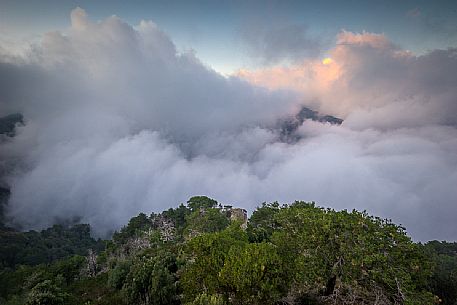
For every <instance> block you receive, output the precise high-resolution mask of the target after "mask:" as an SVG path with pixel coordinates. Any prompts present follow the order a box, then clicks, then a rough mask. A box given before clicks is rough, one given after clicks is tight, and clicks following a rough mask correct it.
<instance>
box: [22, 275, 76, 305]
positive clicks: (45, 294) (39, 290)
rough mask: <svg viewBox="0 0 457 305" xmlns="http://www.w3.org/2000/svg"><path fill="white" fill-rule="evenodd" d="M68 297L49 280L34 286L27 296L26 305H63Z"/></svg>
mask: <svg viewBox="0 0 457 305" xmlns="http://www.w3.org/2000/svg"><path fill="white" fill-rule="evenodd" d="M68 297H69V295H68V294H67V293H65V292H63V291H62V289H61V288H60V287H59V286H57V285H56V284H55V283H54V282H52V281H51V280H45V281H43V282H40V283H38V284H36V285H35V286H34V287H33V288H32V289H31V290H30V292H29V293H28V295H27V302H26V305H61V304H62V305H63V304H66V301H67V299H68Z"/></svg>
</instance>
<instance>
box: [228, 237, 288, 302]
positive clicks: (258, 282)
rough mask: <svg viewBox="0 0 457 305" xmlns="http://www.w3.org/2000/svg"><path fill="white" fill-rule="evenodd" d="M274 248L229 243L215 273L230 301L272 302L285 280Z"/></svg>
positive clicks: (284, 289)
mask: <svg viewBox="0 0 457 305" xmlns="http://www.w3.org/2000/svg"><path fill="white" fill-rule="evenodd" d="M283 272H284V269H283V262H282V259H281V257H280V256H279V255H278V253H277V251H276V247H275V246H274V245H272V244H268V243H259V244H244V245H242V246H232V247H231V248H230V250H229V253H228V255H227V257H226V259H225V261H224V265H223V267H222V269H221V270H220V273H219V281H220V283H221V287H223V288H224V291H225V292H224V293H225V294H228V295H229V296H230V297H231V300H232V302H233V303H234V304H244V303H247V304H253V305H255V304H259V305H260V304H265V305H268V304H275V303H276V301H277V300H279V299H280V298H281V297H282V296H284V295H285V294H286V293H287V289H288V282H287V281H285V280H284V274H283Z"/></svg>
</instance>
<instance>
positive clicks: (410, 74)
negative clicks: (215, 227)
mask: <svg viewBox="0 0 457 305" xmlns="http://www.w3.org/2000/svg"><path fill="white" fill-rule="evenodd" d="M71 22H72V23H71V27H70V28H69V29H67V30H66V31H63V32H62V31H58V32H52V33H48V34H46V35H45V36H44V38H43V40H42V42H41V43H40V44H38V45H35V46H33V48H31V50H32V51H31V52H30V53H29V54H28V55H27V57H26V58H21V59H16V60H15V61H11V57H8V61H7V62H6V61H2V63H1V64H0V80H1V81H0V84H1V92H2V94H1V96H0V103H1V106H2V107H1V108H0V115H3V114H8V113H12V112H21V113H23V114H24V117H25V120H26V125H25V126H23V127H19V128H18V130H17V135H16V137H14V138H12V139H8V140H7V141H6V142H4V143H2V147H1V148H2V149H1V150H0V158H1V160H2V163H1V170H2V171H3V179H4V180H5V181H7V183H8V184H9V186H10V187H11V191H12V195H11V198H10V202H9V206H8V216H9V218H10V220H11V222H12V223H14V224H19V225H21V226H22V227H23V228H42V227H45V226H48V225H50V224H52V223H54V222H55V221H80V222H89V223H91V224H92V226H93V227H94V229H95V232H96V234H98V235H105V234H107V233H109V232H111V231H112V230H114V229H117V228H119V226H120V225H122V224H125V223H126V221H127V220H128V219H129V218H130V217H131V216H133V215H135V214H137V213H139V212H140V211H143V212H151V211H161V210H162V209H165V208H168V207H172V206H175V205H176V204H177V203H179V202H183V201H185V200H186V199H187V198H188V197H190V196H192V195H199V194H204V195H208V196H211V197H214V198H216V199H218V200H220V201H221V202H224V203H230V204H234V205H239V206H242V207H245V208H247V209H248V210H250V211H252V210H253V208H254V207H255V206H256V205H258V204H259V203H261V202H263V201H274V200H279V201H281V202H290V201H293V200H295V199H303V200H315V201H317V202H318V204H320V205H324V206H329V207H333V208H337V209H342V208H348V209H352V208H357V209H361V210H363V209H366V210H368V211H369V212H371V213H375V214H377V215H379V216H382V217H388V218H392V219H393V220H394V221H396V222H398V223H402V224H403V225H405V226H406V227H407V228H408V231H409V232H410V233H411V234H412V235H413V237H414V238H416V239H421V240H427V239H432V238H438V239H450V240H454V239H455V236H457V226H456V225H455V220H454V219H453V215H456V212H457V206H456V204H455V202H456V199H457V190H456V188H455V185H457V154H456V153H455V152H456V151H457V129H456V127H455V126H456V118H455V113H456V111H455V110H456V108H455V107H456V97H457V93H456V89H455V88H457V86H456V84H455V82H456V81H455V79H454V78H453V77H451V76H452V75H453V74H452V72H455V71H457V69H456V68H457V67H456V62H457V58H456V56H455V50H446V51H434V52H431V53H429V54H427V55H424V56H415V55H414V54H410V53H408V52H406V51H404V50H402V49H401V48H399V47H397V46H395V45H393V44H392V43H390V42H389V40H388V39H387V38H386V37H385V36H383V35H377V34H371V33H362V34H355V33H350V32H342V33H341V34H340V35H339V36H338V39H337V44H336V46H335V47H334V48H333V49H332V50H330V51H329V54H330V57H331V58H332V60H327V61H324V62H322V61H318V60H312V59H307V60H304V61H303V62H301V63H300V64H297V65H294V66H289V67H276V68H270V69H264V70H260V71H242V72H240V73H239V77H230V78H225V77H222V76H221V75H219V74H217V73H216V72H214V71H212V70H211V69H209V68H207V67H206V66H205V65H204V64H202V63H201V62H200V61H199V60H198V59H197V58H196V57H195V56H194V55H192V54H187V53H183V54H182V53H179V52H178V51H177V50H176V48H175V46H174V44H173V42H172V41H171V40H170V38H169V37H168V36H167V35H166V34H165V33H164V32H163V31H161V30H160V28H159V27H158V26H157V25H155V24H154V23H152V22H149V21H143V22H141V23H140V24H139V25H138V26H135V27H132V26H130V25H128V24H126V23H125V22H123V21H122V20H121V19H119V18H118V17H115V16H113V17H109V18H107V19H106V20H104V21H101V22H98V23H94V22H92V21H91V20H90V19H89V18H88V17H87V15H86V13H85V12H84V11H83V10H81V9H75V10H74V11H73V12H72V14H71ZM2 58H3V57H2ZM301 104H306V105H308V106H312V107H313V108H315V109H317V110H320V111H322V112H323V113H326V114H333V115H339V116H342V117H344V118H345V119H346V120H345V122H344V123H343V124H342V125H341V126H335V125H329V124H323V123H318V122H310V121H305V122H304V123H303V125H302V126H300V127H299V129H298V130H297V131H296V133H297V135H299V136H300V137H299V140H298V141H297V142H295V143H283V142H281V141H280V138H281V137H280V129H279V128H278V127H277V126H278V121H280V119H281V118H284V117H285V116H288V115H291V114H293V113H294V111H296V110H297V109H298V108H299V106H300V105H301Z"/></svg>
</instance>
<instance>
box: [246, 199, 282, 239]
mask: <svg viewBox="0 0 457 305" xmlns="http://www.w3.org/2000/svg"><path fill="white" fill-rule="evenodd" d="M279 210H280V206H279V203H277V202H274V203H268V204H267V203H265V202H264V203H263V204H262V206H261V207H259V208H257V209H256V210H255V211H254V213H252V216H251V218H250V219H249V222H248V226H247V233H248V236H249V240H250V241H251V242H262V241H270V239H271V235H272V234H273V231H274V230H275V229H276V227H277V223H276V222H275V218H274V215H275V214H276V213H278V212H279Z"/></svg>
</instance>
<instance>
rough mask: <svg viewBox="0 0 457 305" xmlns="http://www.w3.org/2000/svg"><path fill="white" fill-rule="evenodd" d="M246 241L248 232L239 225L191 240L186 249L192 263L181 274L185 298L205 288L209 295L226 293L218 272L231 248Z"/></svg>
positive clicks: (193, 296)
mask: <svg viewBox="0 0 457 305" xmlns="http://www.w3.org/2000/svg"><path fill="white" fill-rule="evenodd" d="M247 243H248V239H247V235H246V233H245V232H244V231H243V230H241V229H240V227H239V226H237V225H231V226H230V227H228V228H227V229H226V230H224V231H222V232H217V233H212V234H203V235H200V236H197V237H195V238H193V239H192V240H190V241H189V242H188V244H187V245H186V248H185V252H186V255H187V261H188V262H190V263H189V264H187V265H186V267H185V269H184V271H183V274H182V277H181V285H182V287H183V290H184V299H185V300H186V301H188V302H190V301H193V300H194V299H195V298H196V297H197V296H198V295H200V293H201V292H202V291H204V292H207V293H209V294H217V293H223V292H224V291H223V288H222V287H221V285H220V282H219V272H220V270H221V269H222V267H223V266H224V262H225V259H226V257H227V255H228V253H229V251H230V248H231V247H233V246H237V245H238V246H242V245H244V244H247Z"/></svg>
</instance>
